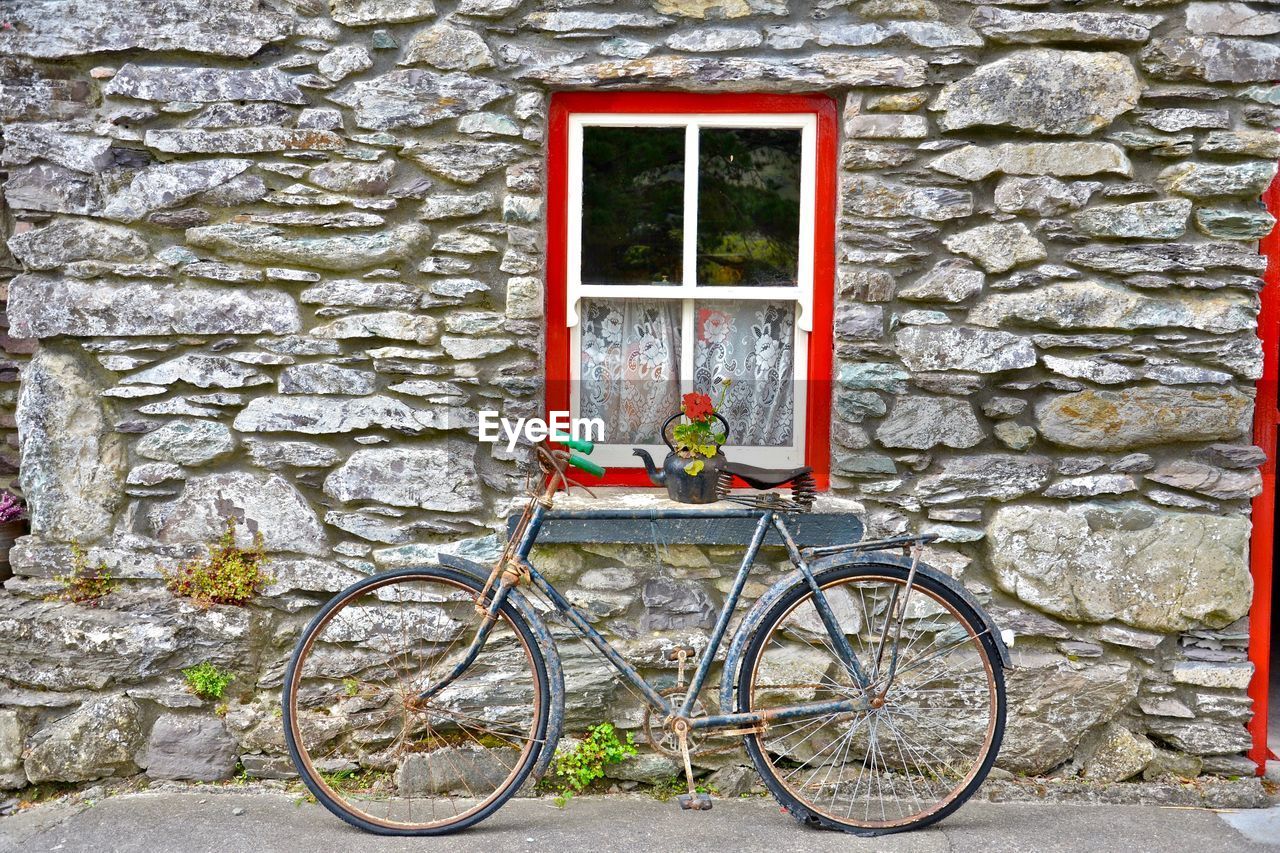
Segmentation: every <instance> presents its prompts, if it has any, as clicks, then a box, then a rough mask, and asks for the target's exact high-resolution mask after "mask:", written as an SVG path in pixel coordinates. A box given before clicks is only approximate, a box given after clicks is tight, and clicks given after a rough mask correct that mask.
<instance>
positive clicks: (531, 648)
mask: <svg viewBox="0 0 1280 853" xmlns="http://www.w3.org/2000/svg"><path fill="white" fill-rule="evenodd" d="M415 581H416V582H442V583H445V584H448V585H451V586H453V587H455V588H457V589H458V590H466V591H468V592H469V593H472V594H478V593H479V592H480V591H481V589H482V588H483V585H484V584H483V581H481V580H479V579H477V578H475V577H472V576H471V575H469V574H467V573H463V572H459V571H456V570H453V569H449V568H445V567H435V566H432V567H421V568H410V569H402V570H398V571H393V572H387V573H384V574H380V575H375V576H372V577H369V578H365V579H363V580H360V581H357V582H356V583H354V584H352V585H351V586H349V587H347V588H346V589H344V590H343V591H342V592H340V593H338V594H337V595H335V596H334V597H333V598H332V599H330V600H329V601H328V602H327V603H326V604H325V605H324V606H323V607H322V608H321V609H320V611H319V612H318V613H317V614H316V615H315V617H314V618H313V619H312V620H311V622H310V623H309V624H308V625H307V628H306V629H305V630H304V631H303V634H302V636H301V637H300V638H299V640H298V643H297V646H296V647H295V648H294V651H293V654H292V656H291V657H290V660H289V664H288V666H287V668H286V670H285V676H284V682H283V689H282V692H281V705H282V709H283V723H284V734H285V742H286V745H287V747H288V750H289V756H290V758H291V759H292V760H293V764H294V767H295V768H296V769H297V771H298V774H299V776H300V777H301V779H302V781H303V783H304V784H305V785H306V787H307V789H308V790H309V791H310V792H311V794H312V795H313V796H314V797H315V798H316V800H317V801H318V802H320V803H321V805H323V806H324V807H325V808H326V809H328V810H329V811H330V812H331V813H333V814H334V815H336V816H337V817H339V818H341V819H342V820H344V821H346V822H347V823H348V824H350V825H352V826H354V827H356V828H357V829H360V830H363V831H365V832H369V833H373V834H377V835H393V836H433V835H445V834H449V833H453V832H458V831H460V830H463V829H466V828H468V827H470V826H474V825H475V824H477V823H479V822H480V821H482V820H485V819H486V818H488V817H490V816H491V815H492V814H493V813H494V812H496V811H497V810H498V809H499V808H501V807H502V805H503V804H504V803H506V802H507V800H509V799H510V798H511V797H512V796H514V795H515V794H516V793H517V792H518V791H519V790H520V788H521V787H522V786H523V785H524V783H525V781H526V780H527V779H528V777H529V774H530V773H531V772H532V771H533V770H534V768H535V766H536V765H537V764H538V759H539V757H540V755H541V752H542V750H543V749H544V748H545V747H546V743H545V738H546V732H547V728H548V719H549V713H548V710H549V708H550V707H551V704H550V700H551V697H550V688H549V684H550V680H549V677H548V674H547V668H546V662H545V660H544V657H543V655H542V652H541V649H540V647H539V645H538V642H537V639H536V635H535V633H534V632H533V630H532V629H531V628H530V626H529V625H528V623H527V622H526V621H525V619H524V618H523V617H522V616H521V615H520V613H519V612H518V610H517V609H516V608H515V607H514V606H513V605H512V603H511V602H510V600H508V601H505V602H504V603H503V606H502V607H501V608H499V622H505V623H506V624H507V625H509V626H510V628H511V630H512V632H513V634H514V636H515V637H517V638H518V641H519V645H520V647H522V648H523V650H524V652H525V653H526V655H527V660H528V662H529V666H530V670H531V672H532V675H533V693H534V694H535V695H536V701H535V702H534V703H533V704H534V723H533V725H532V726H531V734H532V736H531V737H530V738H529V739H528V742H527V745H526V746H525V748H524V751H523V753H522V755H521V756H520V757H519V762H518V765H517V766H515V767H514V768H513V769H512V770H511V771H510V774H509V775H508V776H507V777H506V779H505V781H503V782H502V783H501V787H499V788H498V789H497V790H495V791H494V792H493V793H492V794H490V795H488V796H487V797H486V798H485V799H484V800H483V801H482V802H481V803H480V804H479V805H478V806H476V807H474V808H470V809H467V810H466V811H465V812H463V813H462V814H459V815H455V816H454V818H453V819H449V820H444V821H433V822H432V823H431V824H430V825H425V824H420V825H411V824H408V823H405V822H403V821H393V820H390V819H389V818H388V819H378V818H376V817H374V816H372V815H369V814H367V813H361V812H359V811H358V810H356V809H353V808H352V807H350V806H349V804H348V803H346V802H345V801H344V800H343V799H342V798H341V796H340V795H339V794H338V792H337V791H336V790H335V789H334V788H332V787H331V786H330V784H329V783H328V782H327V781H326V780H325V779H324V778H323V776H322V775H321V773H320V771H318V770H317V768H316V767H315V765H314V764H313V762H312V761H311V758H310V750H309V749H308V746H307V744H306V743H305V742H303V735H302V731H301V725H300V722H299V720H300V717H301V714H300V713H299V707H298V695H299V686H300V685H299V682H300V679H299V670H300V667H301V666H304V665H305V664H306V662H307V660H308V654H309V650H310V649H311V648H312V647H313V646H314V645H315V643H316V642H317V635H318V634H319V633H320V632H321V631H323V630H324V628H325V627H326V626H328V625H330V624H331V622H332V621H333V620H334V618H335V617H336V616H337V615H338V614H340V613H341V611H342V610H343V609H344V608H345V607H347V605H348V604H351V603H352V602H356V601H359V600H360V599H361V597H362V596H364V595H366V594H369V593H375V592H377V591H379V590H382V589H385V588H386V587H390V586H394V585H397V584H405V583H411V582H415ZM384 598H385V596H384ZM466 606H467V607H470V606H471V605H470V604H469V603H468V604H467V605H466ZM486 648H487V647H486ZM483 654H484V650H483V649H482V651H481V655H482V656H483ZM475 665H476V664H474V663H473V664H472V667H474V666H475ZM464 674H465V673H464ZM331 680H332V679H331ZM423 713H426V712H425V711H424V712H423ZM428 730H430V729H429V726H428ZM472 740H475V738H474V737H473V738H472ZM476 744H477V745H479V744H480V741H478V740H477V741H476ZM468 746H470V745H469V744H468ZM437 748H443V749H446V750H447V749H449V748H450V747H448V746H447V745H446V746H445V747H437ZM425 754H426V755H430V754H431V753H430V752H427V753H425ZM397 784H398V783H397ZM389 813H390V809H388V814H389ZM410 814H412V812H411V811H410Z"/></svg>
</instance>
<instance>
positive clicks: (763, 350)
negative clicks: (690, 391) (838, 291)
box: [693, 301, 795, 447]
mask: <svg viewBox="0 0 1280 853" xmlns="http://www.w3.org/2000/svg"><path fill="white" fill-rule="evenodd" d="M697 312H698V313H697V319H696V326H695V328H696V332H697V339H696V340H695V341H694V347H693V352H694V378H693V387H694V388H695V389H696V390H698V391H701V392H702V393H704V394H710V395H711V397H712V399H713V400H718V399H719V394H720V393H721V390H720V389H721V387H722V386H721V385H720V384H718V383H719V382H720V381H721V380H724V379H729V380H731V382H730V385H729V390H728V392H727V396H726V400H725V404H723V405H722V406H721V408H720V413H721V414H722V415H724V418H725V420H727V421H728V422H729V444H730V445H735V446H738V445H751V446H757V447H759V446H764V447H786V446H790V445H791V444H793V443H794V442H793V440H794V433H795V386H794V384H793V382H792V380H793V378H794V376H795V373H794V371H793V369H792V368H793V363H794V360H795V344H794V341H795V303H793V302H750V301H747V302H712V301H700V302H698V304H697Z"/></svg>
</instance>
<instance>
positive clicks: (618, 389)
mask: <svg viewBox="0 0 1280 853" xmlns="http://www.w3.org/2000/svg"><path fill="white" fill-rule="evenodd" d="M680 305H681V303H680V301H679V300H673V299H653V300H643V299H584V300H582V380H581V381H582V388H581V392H582V394H581V399H582V405H581V407H580V408H579V414H580V415H581V416H582V417H584V418H601V419H603V421H604V424H605V432H604V436H605V440H606V441H607V442H608V443H609V444H659V443H661V441H662V439H661V438H660V437H659V434H658V432H659V430H660V429H661V427H662V422H663V421H664V420H666V419H667V417H669V416H670V415H672V414H674V413H675V412H676V411H677V410H678V409H679V408H680Z"/></svg>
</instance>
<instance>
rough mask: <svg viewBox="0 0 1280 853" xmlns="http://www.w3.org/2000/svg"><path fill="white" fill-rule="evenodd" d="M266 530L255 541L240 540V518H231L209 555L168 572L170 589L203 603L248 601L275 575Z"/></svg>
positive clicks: (210, 549)
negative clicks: (271, 572)
mask: <svg viewBox="0 0 1280 853" xmlns="http://www.w3.org/2000/svg"><path fill="white" fill-rule="evenodd" d="M266 563H267V559H266V554H265V552H264V551H263V545H262V533H261V532H257V533H255V534H254V536H253V545H252V546H250V547H248V548H241V547H240V546H239V545H237V544H236V520H235V519H234V518H228V519H227V529H226V530H225V531H224V532H223V534H222V536H221V537H219V539H218V541H217V542H216V543H215V544H214V545H213V546H211V547H210V548H209V553H208V555H207V556H204V557H199V558H196V559H194V560H189V561H187V562H185V563H181V564H179V565H178V567H177V568H175V569H173V570H172V571H167V572H165V573H164V579H165V583H166V585H167V586H168V588H169V591H170V592H172V593H173V594H174V595H177V596H181V597H183V598H190V599H191V600H192V601H194V602H195V603H196V604H198V605H200V606H201V607H212V606H213V605H215V604H237V605H244V604H248V603H249V601H250V600H252V599H253V597H254V596H255V595H257V594H258V593H260V592H261V591H262V590H263V588H264V587H266V586H267V585H268V584H270V583H271V582H272V580H273V578H272V577H271V576H270V575H269V574H267V573H266V572H265V571H264V570H263V567H264V566H265V565H266Z"/></svg>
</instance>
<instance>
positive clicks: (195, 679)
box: [182, 661, 235, 699]
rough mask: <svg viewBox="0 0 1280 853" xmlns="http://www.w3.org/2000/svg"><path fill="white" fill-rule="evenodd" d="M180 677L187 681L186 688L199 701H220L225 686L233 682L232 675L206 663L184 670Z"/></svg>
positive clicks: (233, 677)
mask: <svg viewBox="0 0 1280 853" xmlns="http://www.w3.org/2000/svg"><path fill="white" fill-rule="evenodd" d="M182 677H183V678H185V679H186V681H187V688H188V689H189V690H190V691H191V692H192V693H194V694H196V695H197V696H199V697H200V698H201V699H221V698H222V693H223V691H225V690H226V689H227V685H228V684H230V683H231V682H232V681H234V680H235V676H234V675H232V674H231V673H229V672H227V671H226V670H222V669H218V667H216V666H214V665H213V664H211V663H209V662H207V661H206V662H205V663H198V664H196V665H195V666H193V667H190V668H189V669H184V670H183V671H182Z"/></svg>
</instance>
